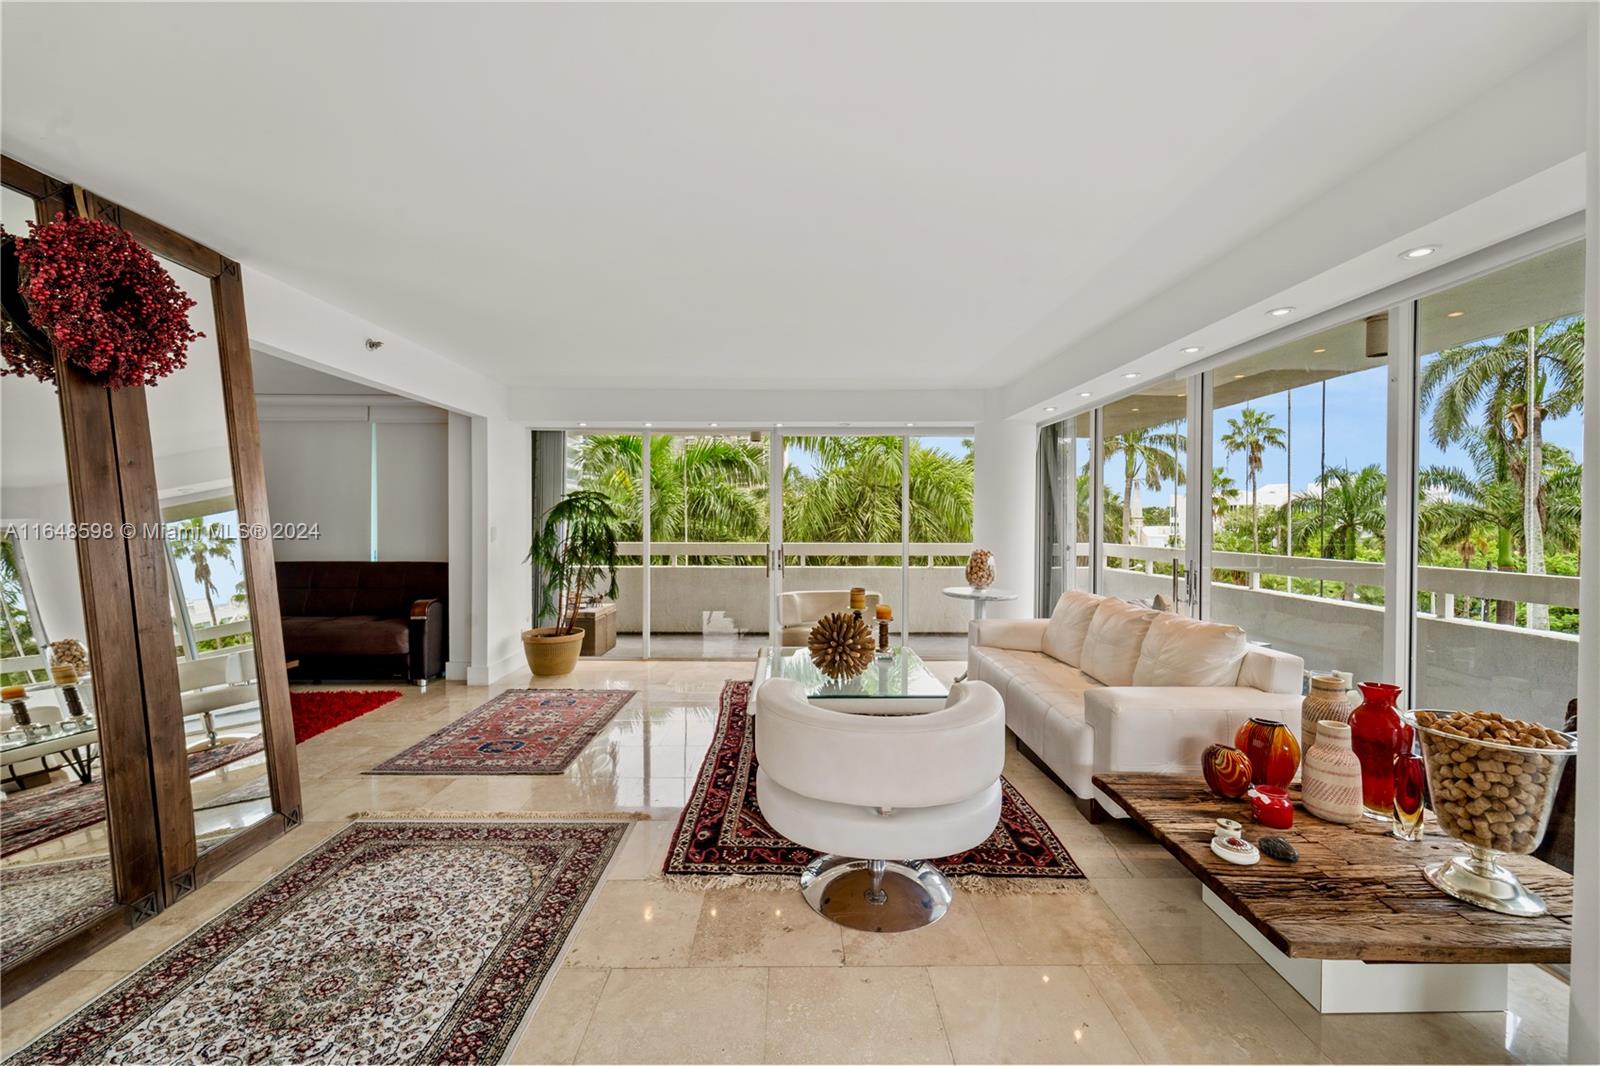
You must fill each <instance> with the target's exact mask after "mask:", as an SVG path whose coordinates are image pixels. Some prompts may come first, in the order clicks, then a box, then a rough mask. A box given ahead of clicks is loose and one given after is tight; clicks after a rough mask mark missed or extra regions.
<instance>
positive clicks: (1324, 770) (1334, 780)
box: [1300, 718, 1361, 825]
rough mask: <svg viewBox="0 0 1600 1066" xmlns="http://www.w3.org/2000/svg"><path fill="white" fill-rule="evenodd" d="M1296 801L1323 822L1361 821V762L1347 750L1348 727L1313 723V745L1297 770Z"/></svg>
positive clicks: (1333, 721)
mask: <svg viewBox="0 0 1600 1066" xmlns="http://www.w3.org/2000/svg"><path fill="white" fill-rule="evenodd" d="M1300 801H1301V802H1302V803H1303V804H1305V808H1306V811H1307V813H1309V814H1312V815H1314V816H1316V817H1318V818H1321V819H1322V820H1323V821H1325V822H1338V823H1340V824H1341V825H1347V824H1349V823H1351V822H1358V821H1360V820H1361V762H1360V760H1358V759H1357V758H1356V753H1355V752H1354V751H1353V750H1351V747H1350V726H1349V724H1347V723H1345V722H1341V721H1339V720H1338V719H1336V718H1324V719H1322V721H1320V722H1318V723H1317V742H1316V743H1315V744H1313V745H1311V747H1309V748H1307V749H1306V757H1305V761H1304V762H1303V763H1302V764H1301V768H1300Z"/></svg>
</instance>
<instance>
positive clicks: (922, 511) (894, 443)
mask: <svg viewBox="0 0 1600 1066" xmlns="http://www.w3.org/2000/svg"><path fill="white" fill-rule="evenodd" d="M786 442H787V443H788V444H789V445H790V446H791V447H794V448H796V449H797V450H799V451H801V452H804V453H806V454H807V455H808V456H809V457H810V458H811V459H812V460H813V467H814V468H813V469H812V470H811V472H809V473H808V472H806V471H805V470H803V469H802V467H801V466H800V465H799V464H795V463H791V464H789V465H788V466H787V467H786V468H785V470H784V485H783V532H784V537H785V539H788V540H799V541H822V542H829V541H832V542H836V543H843V544H874V543H877V544H883V543H898V542H899V540H900V476H901V468H902V454H901V447H902V445H901V439H900V438H899V437H789V438H786ZM910 453H911V470H910V490H911V514H910V533H911V539H912V540H913V541H934V542H938V541H966V540H970V539H971V538H972V451H971V448H970V447H968V448H966V449H965V454H964V455H962V456H953V455H950V454H948V453H946V452H943V451H939V450H937V449H934V448H929V447H927V446H926V445H924V444H923V443H922V442H921V441H919V440H915V439H913V440H912V441H911V445H910ZM895 561H897V560H895Z"/></svg>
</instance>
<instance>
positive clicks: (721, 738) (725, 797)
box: [661, 681, 1083, 879]
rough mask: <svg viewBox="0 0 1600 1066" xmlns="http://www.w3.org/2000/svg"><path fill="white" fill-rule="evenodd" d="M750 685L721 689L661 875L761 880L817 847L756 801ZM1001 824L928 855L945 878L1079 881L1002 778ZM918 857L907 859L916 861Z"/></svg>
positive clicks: (795, 866) (799, 862)
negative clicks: (786, 832)
mask: <svg viewBox="0 0 1600 1066" xmlns="http://www.w3.org/2000/svg"><path fill="white" fill-rule="evenodd" d="M749 700H750V682H748V681H729V682H728V683H727V684H726V685H724V686H723V689H722V706H721V708H720V712H719V713H718V715H717V732H716V735H715V736H714V737H713V738H712V741H711V750H710V753H709V754H708V755H707V757H706V760H705V762H703V763H701V765H700V776H699V778H698V779H697V780H696V781H695V786H694V792H693V793H692V794H691V795H690V796H689V802H688V804H687V805H686V806H685V807H684V808H683V816H682V817H681V818H680V819H679V820H678V829H677V832H675V833H674V834H673V837H672V847H671V849H670V850H669V851H668V852H667V860H666V863H665V864H664V865H663V867H662V871H661V872H662V873H664V874H666V875H668V876H674V875H694V876H713V877H728V876H735V875H737V876H744V877H751V876H754V877H761V876H770V875H774V874H777V875H785V874H793V875H796V876H798V875H799V873H800V871H801V870H802V869H803V868H804V867H805V865H806V864H807V863H808V862H810V861H811V860H812V859H814V858H816V854H817V853H816V852H814V851H811V850H810V849H808V848H802V847H801V846H800V845H798V844H796V843H794V842H793V841H790V840H788V839H786V838H784V837H783V836H780V835H779V834H778V833H777V831H775V830H774V829H773V828H772V826H770V825H768V824H767V820H766V819H765V818H763V817H762V816H761V806H760V804H759V803H757V802H756V744H755V734H754V733H753V732H751V730H750V717H749V715H747V714H746V713H745V707H746V706H747V705H748V703H749ZM1001 787H1002V799H1001V805H1000V824H999V825H997V826H996V827H995V831H994V835H993V836H991V837H990V838H989V839H988V840H985V841H984V842H983V843H982V844H980V845H978V846H977V847H975V848H973V849H972V850H971V851H964V852H962V853H961V854H960V855H951V856H948V857H946V858H943V859H935V860H934V864H935V865H936V866H938V867H939V869H940V870H941V871H942V872H943V873H944V874H945V875H947V876H950V877H965V876H972V875H977V876H982V877H1040V878H1053V879H1064V878H1079V877H1082V876H1083V871H1081V870H1079V869H1078V864H1077V863H1075V862H1073V861H1072V856H1071V855H1068V854H1067V849H1066V848H1065V847H1063V846H1062V844H1061V841H1060V839H1059V838H1057V836H1056V834H1055V832H1054V831H1053V830H1052V829H1051V828H1050V826H1049V825H1048V824H1047V823H1046V822H1045V820H1044V819H1043V818H1042V817H1040V815H1039V812H1038V811H1036V810H1034V809H1033V806H1032V805H1031V804H1030V803H1029V802H1028V801H1027V800H1025V799H1023V798H1022V794H1021V793H1019V792H1018V791H1017V790H1016V789H1015V788H1013V787H1012V785H1011V782H1009V781H1006V780H1005V779H1004V778H1002V779H1001ZM917 857H918V856H907V858H917Z"/></svg>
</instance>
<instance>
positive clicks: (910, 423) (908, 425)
mask: <svg viewBox="0 0 1600 1066" xmlns="http://www.w3.org/2000/svg"><path fill="white" fill-rule="evenodd" d="M914 425H916V423H915V422H907V423H906V426H907V427H908V428H909V427H911V426H914Z"/></svg>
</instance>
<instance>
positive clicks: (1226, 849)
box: [1211, 837, 1261, 866]
mask: <svg viewBox="0 0 1600 1066" xmlns="http://www.w3.org/2000/svg"><path fill="white" fill-rule="evenodd" d="M1211 852H1212V854H1213V855H1215V856H1216V857H1217V858H1219V859H1223V860H1225V861H1227V862H1231V863H1233V864H1234V865H1235V866H1254V865H1255V864H1256V863H1258V862H1260V861H1261V850H1260V849H1259V848H1257V847H1256V846H1255V845H1254V844H1252V843H1250V842H1249V841H1248V840H1245V839H1244V838H1243V837H1227V838H1222V837H1212V838H1211Z"/></svg>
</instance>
